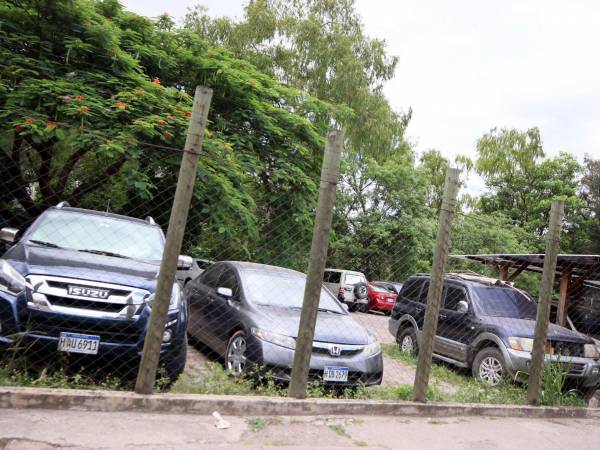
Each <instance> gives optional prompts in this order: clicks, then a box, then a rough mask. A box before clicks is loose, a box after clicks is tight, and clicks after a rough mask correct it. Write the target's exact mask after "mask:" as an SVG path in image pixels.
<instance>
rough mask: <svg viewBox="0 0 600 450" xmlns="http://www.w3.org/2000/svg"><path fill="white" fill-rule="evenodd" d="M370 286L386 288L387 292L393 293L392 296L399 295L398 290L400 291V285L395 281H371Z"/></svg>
mask: <svg viewBox="0 0 600 450" xmlns="http://www.w3.org/2000/svg"><path fill="white" fill-rule="evenodd" d="M371 284H374V285H375V286H381V287H383V288H386V289H387V290H388V291H390V292H393V293H394V294H399V293H400V290H401V289H402V283H397V282H395V281H371Z"/></svg>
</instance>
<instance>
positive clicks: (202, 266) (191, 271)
mask: <svg viewBox="0 0 600 450" xmlns="http://www.w3.org/2000/svg"><path fill="white" fill-rule="evenodd" d="M213 263H214V261H211V260H209V259H198V258H194V259H193V260H192V264H191V265H190V266H189V267H181V268H178V269H177V275H176V278H177V281H179V282H180V283H181V285H182V286H185V285H186V284H188V283H189V282H190V281H192V280H193V279H194V278H196V277H197V276H198V275H200V274H201V273H202V272H204V271H205V270H206V269H208V268H209V267H210V266H211V265H212V264H213Z"/></svg>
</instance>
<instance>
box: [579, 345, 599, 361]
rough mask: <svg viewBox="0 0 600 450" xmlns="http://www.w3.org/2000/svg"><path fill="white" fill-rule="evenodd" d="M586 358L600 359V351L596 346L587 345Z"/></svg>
mask: <svg viewBox="0 0 600 450" xmlns="http://www.w3.org/2000/svg"><path fill="white" fill-rule="evenodd" d="M583 356H584V358H600V351H599V350H598V347H597V346H596V344H585V345H584V346H583Z"/></svg>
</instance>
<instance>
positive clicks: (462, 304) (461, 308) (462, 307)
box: [456, 300, 469, 314]
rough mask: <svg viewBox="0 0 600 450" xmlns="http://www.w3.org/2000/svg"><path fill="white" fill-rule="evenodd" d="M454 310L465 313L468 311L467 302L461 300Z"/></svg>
mask: <svg viewBox="0 0 600 450" xmlns="http://www.w3.org/2000/svg"><path fill="white" fill-rule="evenodd" d="M456 311H457V312H459V313H460V314H466V313H467V312H468V311H469V304H468V303H467V302H465V301H464V300H461V301H460V302H458V305H457V306H456Z"/></svg>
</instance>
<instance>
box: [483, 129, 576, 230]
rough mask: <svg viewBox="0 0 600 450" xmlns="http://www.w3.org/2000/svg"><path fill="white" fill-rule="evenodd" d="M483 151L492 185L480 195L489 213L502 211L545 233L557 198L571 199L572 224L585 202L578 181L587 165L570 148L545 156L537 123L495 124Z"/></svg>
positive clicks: (568, 203) (569, 216) (568, 212)
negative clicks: (509, 126)
mask: <svg viewBox="0 0 600 450" xmlns="http://www.w3.org/2000/svg"><path fill="white" fill-rule="evenodd" d="M477 155H478V159H477V163H476V168H477V172H478V173H479V174H480V175H481V176H482V177H483V179H484V180H485V183H486V186H487V187H488V189H489V190H490V193H489V194H484V195H483V196H482V197H481V198H480V202H479V206H480V209H481V211H482V212H483V213H486V214H488V213H493V212H495V211H501V212H503V213H504V214H506V215H507V216H508V217H509V218H510V219H511V220H513V221H514V223H515V224H516V225H517V226H520V227H523V228H525V229H526V230H528V231H530V232H531V233H534V234H535V235H537V236H538V237H541V236H542V235H543V234H544V232H545V230H546V228H547V224H548V216H549V212H550V204H551V202H552V200H553V199H555V198H561V199H564V200H565V202H566V225H567V228H568V225H569V224H570V223H572V222H573V221H572V220H571V219H572V218H574V217H576V215H577V213H578V211H579V210H580V208H581V207H582V202H581V198H580V197H579V196H578V187H579V186H578V181H577V178H578V174H579V173H580V172H581V165H580V164H579V163H578V162H577V160H576V159H575V158H573V156H571V155H570V154H568V153H565V152H562V153H560V154H559V155H558V156H556V157H554V158H550V159H545V154H544V151H543V148H542V141H541V137H540V132H539V130H538V129H537V128H530V129H529V130H527V131H525V132H521V131H519V130H506V129H505V130H500V131H499V130H497V129H493V130H492V131H490V132H489V133H487V134H485V135H484V136H483V137H482V138H481V139H479V141H478V142H477Z"/></svg>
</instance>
